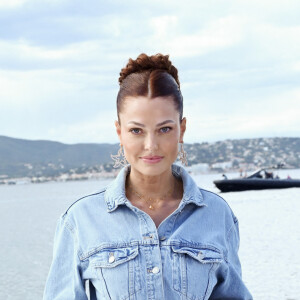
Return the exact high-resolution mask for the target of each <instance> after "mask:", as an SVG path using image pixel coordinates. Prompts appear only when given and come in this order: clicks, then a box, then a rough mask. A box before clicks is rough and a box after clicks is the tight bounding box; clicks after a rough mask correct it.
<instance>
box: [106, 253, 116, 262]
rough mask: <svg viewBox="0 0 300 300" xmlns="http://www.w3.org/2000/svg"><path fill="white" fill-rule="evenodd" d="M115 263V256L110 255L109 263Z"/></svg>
mask: <svg viewBox="0 0 300 300" xmlns="http://www.w3.org/2000/svg"><path fill="white" fill-rule="evenodd" d="M114 261H115V257H114V255H113V254H110V255H109V259H108V262H109V263H113V262H114Z"/></svg>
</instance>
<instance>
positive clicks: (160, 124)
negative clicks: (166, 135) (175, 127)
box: [127, 120, 175, 127]
mask: <svg viewBox="0 0 300 300" xmlns="http://www.w3.org/2000/svg"><path fill="white" fill-rule="evenodd" d="M168 123H173V124H175V122H174V121H173V120H166V121H163V122H161V123H158V124H156V127H159V126H162V125H165V124H168ZM127 124H134V125H136V126H140V127H145V125H144V124H142V123H138V122H135V121H130V122H128V123H127Z"/></svg>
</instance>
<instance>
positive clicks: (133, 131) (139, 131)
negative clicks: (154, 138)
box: [129, 128, 142, 134]
mask: <svg viewBox="0 0 300 300" xmlns="http://www.w3.org/2000/svg"><path fill="white" fill-rule="evenodd" d="M129 131H130V132H131V133H133V134H140V133H141V132H142V130H141V129H139V128H131V129H130V130H129Z"/></svg>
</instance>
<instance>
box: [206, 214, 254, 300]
mask: <svg viewBox="0 0 300 300" xmlns="http://www.w3.org/2000/svg"><path fill="white" fill-rule="evenodd" d="M239 242H240V237H239V225H238V220H237V218H236V217H234V224H233V225H232V227H231V229H230V230H229V232H228V234H227V247H228V254H227V259H226V269H225V271H224V274H223V275H222V277H221V278H222V279H221V280H220V281H219V282H218V284H217V285H216V286H215V288H214V290H213V292H212V294H211V297H210V298H209V299H210V300H225V299H230V300H252V299H253V298H252V296H251V294H250V292H249V291H248V289H247V287H246V286H245V284H244V282H243V280H242V270H241V264H240V260H239V257H238V249H239Z"/></svg>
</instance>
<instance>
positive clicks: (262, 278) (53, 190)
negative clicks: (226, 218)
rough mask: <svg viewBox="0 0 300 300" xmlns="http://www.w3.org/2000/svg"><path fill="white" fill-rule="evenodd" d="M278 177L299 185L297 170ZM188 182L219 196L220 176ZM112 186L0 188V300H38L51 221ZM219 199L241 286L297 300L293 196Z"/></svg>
mask: <svg viewBox="0 0 300 300" xmlns="http://www.w3.org/2000/svg"><path fill="white" fill-rule="evenodd" d="M277 174H278V175H279V176H280V178H286V177H287V176H288V175H289V176H291V177H292V178H300V169H294V170H280V171H278V172H277ZM238 175H239V174H235V173H232V174H227V176H228V177H229V178H234V177H238ZM193 178H194V180H195V181H196V182H197V184H198V185H199V186H200V187H202V188H205V189H208V190H211V191H213V192H215V193H219V191H218V189H217V188H216V187H215V186H214V184H213V180H216V179H221V174H198V175H193ZM111 180H112V179H103V180H100V179H98V180H90V181H69V182H47V183H38V184H17V185H0V238H1V240H0V299H3V300H4V299H5V300H36V299H42V295H43V289H44V286H45V281H46V278H47V274H48V271H49V267H50V263H51V259H52V247H53V237H54V230H55V226H56V221H57V219H58V218H59V217H60V215H61V214H62V213H63V212H64V211H65V210H66V209H67V208H68V206H69V205H70V204H71V203H72V202H74V201H75V200H76V199H78V198H80V197H82V196H85V195H88V194H91V193H94V192H96V191H98V190H100V189H101V188H102V187H104V186H106V185H107V184H109V182H110V181H111ZM220 195H221V196H222V197H223V198H224V199H225V200H226V201H227V202H228V203H229V205H230V207H231V208H232V210H233V211H234V213H235V215H236V216H237V218H238V219H239V226H240V249H239V256H240V260H241V264H242V273H243V280H244V282H245V283H246V285H247V287H248V288H249V290H250V291H251V293H252V295H253V298H254V299H258V300H277V299H278V300H296V299H299V300H300V188H290V189H280V190H262V191H245V192H234V193H220Z"/></svg>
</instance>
